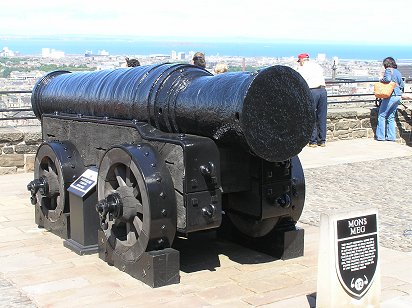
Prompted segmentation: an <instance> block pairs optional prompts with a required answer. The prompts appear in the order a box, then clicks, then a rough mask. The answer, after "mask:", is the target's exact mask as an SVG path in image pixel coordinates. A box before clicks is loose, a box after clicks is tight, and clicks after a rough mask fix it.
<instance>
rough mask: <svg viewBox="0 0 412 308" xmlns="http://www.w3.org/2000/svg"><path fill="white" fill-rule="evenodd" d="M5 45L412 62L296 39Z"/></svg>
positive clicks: (382, 49)
mask: <svg viewBox="0 0 412 308" xmlns="http://www.w3.org/2000/svg"><path fill="white" fill-rule="evenodd" d="M4 47H8V49H10V50H12V51H14V52H15V53H17V54H19V55H40V54H41V51H42V48H50V49H55V50H59V51H63V52H64V53H65V54H66V55H83V54H85V53H86V52H91V53H92V54H98V53H99V52H101V51H106V52H108V53H109V54H110V55H152V54H164V55H170V54H171V52H172V51H176V52H184V53H189V52H191V51H202V52H204V53H205V54H206V56H208V55H215V56H240V57H274V58H284V57H296V56H297V55H298V54H299V53H302V52H305V53H309V54H310V55H311V56H312V57H314V56H316V55H318V54H325V56H326V58H330V59H332V58H334V57H338V58H339V59H348V60H349V59H351V60H382V59H384V58H385V57H388V56H391V57H393V58H395V59H397V60H406V61H407V62H408V60H409V62H412V45H409V46H405V45H396V44H391V45H379V44H375V45H373V44H359V43H358V44H350V43H340V42H334V43H328V42H310V41H305V42H299V41H270V40H268V41H263V40H260V41H245V40H236V39H228V40H226V41H225V40H222V39H219V40H211V39H208V40H205V41H201V40H199V39H196V40H193V39H181V38H178V39H170V38H163V39H162V38H157V39H147V38H133V39H130V38H119V37H99V38H90V37H88V38H85V37H82V38H74V37H64V38H61V37H59V38H55V37H51V38H45V37H39V38H33V37H27V38H25V37H0V50H1V49H2V48H4Z"/></svg>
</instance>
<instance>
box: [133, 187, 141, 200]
mask: <svg viewBox="0 0 412 308" xmlns="http://www.w3.org/2000/svg"><path fill="white" fill-rule="evenodd" d="M133 196H134V197H135V198H136V199H137V198H138V197H139V196H140V190H139V187H137V185H136V186H135V187H133Z"/></svg>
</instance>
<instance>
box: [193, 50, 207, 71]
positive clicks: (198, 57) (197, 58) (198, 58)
mask: <svg viewBox="0 0 412 308" xmlns="http://www.w3.org/2000/svg"><path fill="white" fill-rule="evenodd" d="M193 65H196V66H199V67H203V68H206V60H205V54H204V53H202V52H196V53H195V54H194V55H193Z"/></svg>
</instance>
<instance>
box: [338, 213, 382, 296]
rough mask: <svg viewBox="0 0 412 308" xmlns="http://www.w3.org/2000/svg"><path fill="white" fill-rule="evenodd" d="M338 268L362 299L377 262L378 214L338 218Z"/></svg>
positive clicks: (350, 290) (348, 287) (352, 291)
mask: <svg viewBox="0 0 412 308" xmlns="http://www.w3.org/2000/svg"><path fill="white" fill-rule="evenodd" d="M336 234H337V241H336V243H337V246H336V249H337V253H336V256H337V258H336V271H337V273H338V277H339V281H340V283H341V284H342V286H343V287H344V289H345V290H346V292H348V293H349V294H350V295H351V296H353V297H356V298H361V297H362V296H363V295H364V294H365V293H366V292H367V291H368V289H369V287H370V286H371V285H372V281H373V278H374V276H375V272H376V265H377V261H378V233H377V219H376V215H375V214H374V215H367V216H359V217H354V218H349V219H342V220H337V222H336Z"/></svg>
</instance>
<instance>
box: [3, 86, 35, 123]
mask: <svg viewBox="0 0 412 308" xmlns="http://www.w3.org/2000/svg"><path fill="white" fill-rule="evenodd" d="M31 93H32V91H29V90H16V91H12V90H10V91H0V95H13V94H31ZM0 104H1V105H7V103H5V102H3V101H0ZM23 105H27V104H23ZM34 119H36V117H35V116H34V113H33V109H32V108H31V105H30V106H27V107H21V106H19V107H16V108H13V107H6V108H0V121H9V122H10V121H14V122H16V123H19V122H20V123H21V122H22V120H34ZM23 124H30V122H29V121H24V123H23Z"/></svg>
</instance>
